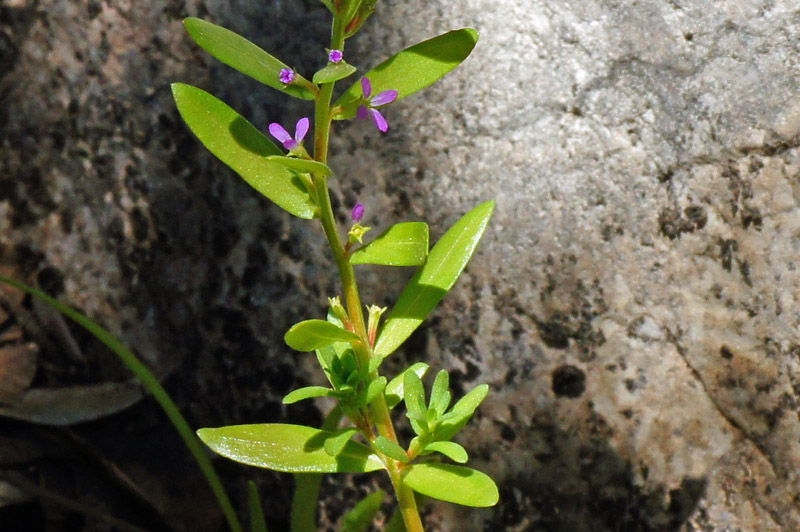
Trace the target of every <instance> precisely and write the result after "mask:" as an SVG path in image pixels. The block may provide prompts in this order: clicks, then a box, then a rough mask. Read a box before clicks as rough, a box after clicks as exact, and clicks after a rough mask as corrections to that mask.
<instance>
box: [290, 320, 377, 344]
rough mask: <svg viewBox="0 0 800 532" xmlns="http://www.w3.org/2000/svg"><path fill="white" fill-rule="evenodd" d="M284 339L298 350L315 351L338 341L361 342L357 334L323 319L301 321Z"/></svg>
mask: <svg viewBox="0 0 800 532" xmlns="http://www.w3.org/2000/svg"><path fill="white" fill-rule="evenodd" d="M283 339H284V340H285V341H286V345H288V346H289V347H291V348H292V349H295V350H297V351H314V350H315V349H321V348H323V347H326V346H329V345H331V344H334V343H336V342H349V343H351V344H357V343H359V342H361V339H360V338H359V337H358V335H357V334H355V333H351V332H350V331H346V330H344V329H342V328H341V327H337V326H336V325H334V324H333V323H331V322H329V321H322V320H306V321H301V322H300V323H298V324H296V325H294V326H293V327H292V328H291V329H289V330H288V331H287V332H286V335H285V336H284V337H283Z"/></svg>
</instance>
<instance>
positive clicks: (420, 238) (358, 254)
mask: <svg viewBox="0 0 800 532" xmlns="http://www.w3.org/2000/svg"><path fill="white" fill-rule="evenodd" d="M427 256H428V224H426V223H425V222H402V223H399V224H396V225H393V226H392V227H390V228H389V229H387V230H386V231H384V232H383V233H381V234H380V235H379V236H377V237H375V239H374V240H373V241H372V242H370V243H369V244H367V245H366V246H364V247H362V248H359V249H357V250H356V251H355V252H354V253H353V255H352V256H351V257H350V262H351V263H353V264H381V265H384V266H419V265H420V264H424V263H425V258H426V257H427Z"/></svg>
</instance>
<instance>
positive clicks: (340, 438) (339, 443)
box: [323, 427, 358, 456]
mask: <svg viewBox="0 0 800 532" xmlns="http://www.w3.org/2000/svg"><path fill="white" fill-rule="evenodd" d="M356 434H358V429H355V428H353V427H349V428H345V429H339V430H336V431H334V432H333V436H331V437H330V438H328V439H326V440H325V444H324V445H323V448H324V449H325V452H326V453H328V454H329V455H330V456H336V455H338V454H339V453H341V452H342V450H343V449H344V446H345V445H347V442H348V441H350V438H352V437H353V436H355V435H356Z"/></svg>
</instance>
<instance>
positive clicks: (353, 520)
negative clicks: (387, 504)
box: [339, 490, 386, 532]
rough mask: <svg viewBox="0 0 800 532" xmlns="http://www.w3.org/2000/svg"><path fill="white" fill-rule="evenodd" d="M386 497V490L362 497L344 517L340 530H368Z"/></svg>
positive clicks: (344, 531)
mask: <svg viewBox="0 0 800 532" xmlns="http://www.w3.org/2000/svg"><path fill="white" fill-rule="evenodd" d="M385 497H386V492H384V491H383V490H377V491H373V492H372V493H370V494H369V495H367V496H366V497H364V498H363V499H361V500H360V501H359V502H358V504H356V505H355V506H354V507H353V509H352V510H350V511H349V512H347V513H346V514H345V516H344V517H343V518H342V526H341V527H340V528H339V532H367V530H368V529H369V526H370V525H371V524H372V522H373V521H374V520H375V516H376V515H377V514H378V510H380V509H381V506H382V505H383V499H384V498H385Z"/></svg>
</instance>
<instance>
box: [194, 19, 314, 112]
mask: <svg viewBox="0 0 800 532" xmlns="http://www.w3.org/2000/svg"><path fill="white" fill-rule="evenodd" d="M183 24H184V26H186V31H188V32H189V35H191V37H192V39H194V41H195V42H196V43H197V44H199V45H200V47H201V48H203V49H204V50H205V51H206V52H208V53H210V54H211V55H213V56H214V57H216V58H217V59H219V60H220V61H222V62H223V63H225V64H226V65H228V66H230V67H233V68H235V69H236V70H238V71H239V72H241V73H243V74H247V75H248V76H250V77H252V78H255V79H257V80H258V81H260V82H261V83H263V84H265V85H269V86H270V87H272V88H274V89H278V90H279V91H283V92H285V93H287V94H290V95H292V96H295V97H297V98H302V99H303V100H313V99H314V97H315V93H314V90H315V88H314V85H312V84H311V82H310V81H308V80H307V79H305V78H303V77H302V76H300V75H299V74H297V75H296V77H295V81H294V82H293V83H290V84H288V85H287V84H284V83H281V81H280V72H281V70H282V69H284V68H286V69H290V67H289V65H287V64H286V63H284V62H282V61H280V60H279V59H276V58H275V57H273V56H272V55H270V54H268V53H267V52H265V51H264V50H262V49H261V48H259V47H258V46H257V45H255V44H253V43H252V42H250V41H248V40H247V39H245V38H244V37H242V36H241V35H239V34H238V33H234V32H232V31H231V30H229V29H226V28H223V27H222V26H217V25H216V24H212V23H211V22H206V21H205V20H202V19H199V18H194V17H189V18H187V19H185V20H184V21H183ZM290 70H291V69H290Z"/></svg>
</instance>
